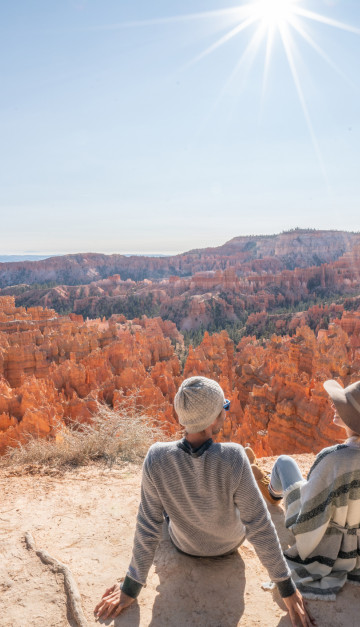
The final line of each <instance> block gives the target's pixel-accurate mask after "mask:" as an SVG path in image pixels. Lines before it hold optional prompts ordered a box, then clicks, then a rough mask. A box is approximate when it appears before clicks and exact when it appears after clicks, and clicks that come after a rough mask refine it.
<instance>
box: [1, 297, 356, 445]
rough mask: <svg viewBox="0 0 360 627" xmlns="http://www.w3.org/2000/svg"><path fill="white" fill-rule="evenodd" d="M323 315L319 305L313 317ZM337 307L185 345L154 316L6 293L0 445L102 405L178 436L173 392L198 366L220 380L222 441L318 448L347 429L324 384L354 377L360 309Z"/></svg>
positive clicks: (76, 419)
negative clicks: (38, 302) (94, 311)
mask: <svg viewBox="0 0 360 627" xmlns="http://www.w3.org/2000/svg"><path fill="white" fill-rule="evenodd" d="M313 309H314V308H313ZM328 309H329V311H330V309H331V307H329V308H328ZM323 315H324V309H322V308H317V310H316V308H315V311H313V312H312V319H314V320H315V322H316V320H320V321H321V320H322V317H323ZM332 315H333V320H332V321H331V322H330V323H329V324H328V326H327V328H326V329H324V328H318V329H315V330H313V329H311V328H310V327H309V326H308V325H307V324H306V321H307V318H308V317H309V312H303V313H302V314H301V315H297V320H296V325H295V327H294V329H293V333H292V335H288V334H285V335H282V336H281V335H276V334H273V335H272V336H271V338H269V339H265V338H256V337H255V336H244V337H242V338H241V340H240V341H239V342H238V343H237V344H234V342H233V341H232V340H231V339H230V338H229V335H228V333H227V332H226V331H224V330H223V331H221V332H220V333H214V334H212V335H210V334H209V333H207V332H205V335H204V337H203V340H202V341H201V343H200V344H199V345H198V346H197V347H192V346H190V347H189V349H188V350H187V349H186V347H185V344H184V338H183V335H182V334H181V332H180V331H179V330H178V329H177V327H176V325H175V324H174V323H173V322H171V321H169V320H162V319H161V318H160V317H155V318H147V317H146V316H142V317H141V318H135V319H132V320H128V319H126V318H125V317H124V316H122V315H119V314H113V315H112V316H111V317H110V318H109V319H105V318H102V319H96V320H91V319H87V320H84V319H83V317H82V316H80V315H78V314H74V313H71V314H69V315H68V316H61V315H59V314H58V313H56V312H55V311H54V310H51V309H48V308H42V307H39V306H37V307H29V308H27V309H26V308H24V307H17V306H16V304H15V299H14V297H13V296H2V297H0V453H4V452H5V451H6V450H9V448H11V447H13V446H17V445H19V444H22V443H25V442H26V441H27V439H28V437H29V434H30V435H33V436H36V437H41V438H54V437H55V438H56V434H57V433H58V431H59V429H60V428H61V427H64V426H65V427H70V426H74V423H76V425H77V428H81V423H83V422H91V420H92V416H93V415H94V414H95V413H96V412H97V409H98V407H99V403H100V404H101V403H105V404H107V405H108V406H110V407H113V408H115V409H116V410H117V411H119V412H121V411H125V412H128V411H139V412H146V416H147V418H146V419H147V420H149V421H153V422H154V424H155V423H156V424H161V426H162V427H163V429H164V431H165V433H166V435H167V436H168V437H178V436H179V434H180V433H181V429H180V426H179V424H178V420H177V416H176V414H175V412H174V409H173V399H174V395H175V393H176V390H177V388H178V386H179V384H180V383H181V381H182V380H183V379H184V378H186V377H189V376H192V375H195V374H197V375H203V376H207V377H211V378H214V379H216V380H217V381H219V383H220V385H221V386H222V387H223V389H224V392H225V395H226V396H227V398H229V399H230V400H231V408H230V411H229V412H228V413H227V416H226V421H225V424H224V428H223V431H222V433H221V434H220V438H221V439H222V440H223V441H229V440H232V441H235V442H239V443H241V444H244V445H245V444H250V445H251V446H252V447H253V448H254V450H255V451H256V454H257V455H258V456H266V455H276V454H280V453H295V452H296V453H309V452H314V451H318V450H319V449H321V448H322V447H324V446H329V445H331V444H333V443H334V442H336V441H339V440H341V439H342V437H343V432H342V430H341V429H339V428H338V427H336V426H334V425H333V423H332V410H331V408H330V404H329V401H328V398H327V395H326V393H325V391H324V390H323V387H322V383H323V381H324V380H326V379H329V378H335V379H337V380H338V381H340V382H341V383H342V384H343V385H348V384H349V383H351V382H353V381H355V380H357V379H359V378H360V376H359V375H360V312H359V311H345V310H344V308H343V307H341V306H339V305H334V306H333V308H332ZM335 316H336V317H335ZM318 326H319V325H318ZM320 327H321V324H320Z"/></svg>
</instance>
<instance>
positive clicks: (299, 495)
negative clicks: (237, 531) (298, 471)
mask: <svg viewBox="0 0 360 627" xmlns="http://www.w3.org/2000/svg"><path fill="white" fill-rule="evenodd" d="M336 462H337V457H336V455H334V454H333V453H327V454H325V455H324V454H323V453H320V454H319V455H318V456H317V459H316V461H315V463H314V465H313V467H312V469H311V470H310V473H309V475H308V478H307V481H302V482H299V483H298V484H295V485H294V487H293V489H292V490H291V492H290V493H289V494H286V495H285V499H284V500H285V511H286V515H285V525H286V527H287V528H288V529H290V530H291V532H292V533H293V535H294V536H295V540H296V549H297V551H298V553H299V556H300V558H301V559H302V560H305V559H306V558H307V557H309V555H310V554H311V553H312V552H313V551H314V550H315V549H316V548H317V547H318V545H319V544H320V542H321V540H322V539H323V537H324V535H325V532H326V530H327V528H328V525H329V522H330V520H331V518H332V516H333V513H334V509H335V507H336V504H334V501H336V499H337V493H338V490H339V487H340V484H339V483H338V481H337V476H336V470H335V469H336V467H337V466H336ZM319 499H320V500H319Z"/></svg>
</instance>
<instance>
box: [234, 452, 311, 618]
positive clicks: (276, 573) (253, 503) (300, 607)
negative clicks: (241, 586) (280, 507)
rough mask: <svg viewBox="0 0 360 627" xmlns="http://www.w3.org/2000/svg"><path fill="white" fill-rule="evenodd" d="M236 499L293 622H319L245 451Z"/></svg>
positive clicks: (248, 531) (251, 537) (252, 539)
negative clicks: (304, 595) (293, 575)
mask: <svg viewBox="0 0 360 627" xmlns="http://www.w3.org/2000/svg"><path fill="white" fill-rule="evenodd" d="M234 501H235V504H236V505H237V507H238V509H239V511H240V518H241V521H242V522H243V524H244V525H245V528H246V537H247V539H248V540H250V542H251V543H252V544H253V546H254V548H255V551H256V553H257V555H258V557H259V559H260V561H261V563H262V564H263V565H264V566H265V568H266V569H267V571H268V573H269V575H270V577H271V579H272V580H273V581H274V582H275V583H276V585H277V588H278V590H279V593H280V596H281V597H282V599H283V601H284V603H285V605H286V607H287V609H288V611H289V615H290V620H291V624H292V625H293V627H296V625H297V622H296V621H297V618H299V619H300V621H301V625H302V627H311V625H316V622H315V621H314V619H313V618H312V617H311V616H310V615H309V613H308V611H307V610H306V608H305V605H304V601H303V598H302V596H301V594H300V592H299V591H298V590H297V589H296V586H295V584H294V582H293V580H292V578H291V573H290V570H289V567H288V565H287V564H286V561H285V559H284V556H283V553H282V550H281V546H280V542H279V538H278V535H277V533H276V529H275V527H274V525H273V522H272V520H271V517H270V514H269V511H268V508H267V506H266V504H265V501H264V499H263V497H262V495H261V493H260V490H259V488H258V486H257V483H256V481H255V478H254V475H253V473H252V471H251V468H250V464H249V461H248V459H247V457H246V456H245V455H244V459H243V466H242V470H241V476H240V480H239V482H238V485H237V488H236V491H235V494H234Z"/></svg>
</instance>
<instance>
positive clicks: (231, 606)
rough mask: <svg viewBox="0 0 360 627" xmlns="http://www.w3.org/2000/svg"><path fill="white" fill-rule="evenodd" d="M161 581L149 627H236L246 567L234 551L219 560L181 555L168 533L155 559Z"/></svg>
mask: <svg viewBox="0 0 360 627" xmlns="http://www.w3.org/2000/svg"><path fill="white" fill-rule="evenodd" d="M155 568H156V572H157V575H158V576H159V579H160V584H159V586H158V588H157V592H158V595H157V596H156V598H155V602H154V606H153V613H152V619H151V622H150V626H149V627H161V626H165V625H167V626H169V627H170V626H174V627H175V626H176V627H178V626H179V625H181V626H182V627H185V626H186V625H188V626H190V625H197V627H201V626H204V627H205V626H206V627H235V626H236V625H238V624H239V622H240V619H241V616H242V615H243V612H244V589H245V564H244V562H243V560H242V558H241V557H240V555H239V553H238V552H237V551H236V553H234V554H233V555H229V556H226V557H221V558H194V557H188V556H186V555H182V554H181V553H179V552H178V551H177V550H176V549H175V548H174V547H173V545H172V543H171V541H170V539H169V536H168V533H167V530H166V529H165V528H164V538H163V541H162V542H161V545H160V546H159V549H158V551H157V553H156V558H155Z"/></svg>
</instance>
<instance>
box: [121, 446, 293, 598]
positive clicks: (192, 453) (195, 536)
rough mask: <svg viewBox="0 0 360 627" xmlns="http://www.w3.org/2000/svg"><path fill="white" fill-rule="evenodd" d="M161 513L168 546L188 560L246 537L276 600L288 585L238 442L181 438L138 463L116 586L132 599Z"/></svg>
mask: <svg viewBox="0 0 360 627" xmlns="http://www.w3.org/2000/svg"><path fill="white" fill-rule="evenodd" d="M164 511H165V512H166V513H167V515H168V517H169V526H168V529H169V535H170V538H171V540H172V542H173V543H174V545H175V546H176V547H177V548H178V549H180V550H181V551H183V552H185V553H187V554H189V555H192V556H200V557H201V556H203V557H212V556H219V555H224V554H225V553H228V552H230V551H233V550H235V549H236V548H237V547H238V546H239V545H240V544H241V543H242V542H243V540H244V539H245V537H247V538H248V539H249V540H250V541H251V542H252V544H253V545H254V547H255V550H256V552H257V554H258V557H259V558H260V560H261V561H262V563H263V565H264V566H265V567H266V568H267V570H268V572H269V574H270V577H271V578H272V580H273V581H275V582H276V583H277V584H278V588H279V591H280V594H281V595H282V596H283V597H286V596H290V595H291V594H292V593H293V592H294V590H295V587H294V584H293V582H292V580H291V578H290V571H289V569H288V567H287V565H286V562H285V560H284V557H283V554H282V551H281V548H280V545H279V540H278V537H277V534H276V531H275V528H274V525H273V523H272V521H271V518H270V515H269V512H268V509H267V507H266V504H265V502H264V500H263V497H262V495H261V493H260V491H259V489H258V487H257V484H256V482H255V480H254V476H253V474H252V471H251V468H250V464H249V461H248V459H247V457H246V455H245V452H244V449H243V447H242V446H240V445H239V444H231V443H226V444H223V443H214V442H213V441H212V439H210V440H208V441H207V442H205V443H204V444H203V445H202V446H201V447H199V448H198V449H192V447H191V446H190V444H189V443H188V442H187V441H186V440H185V439H183V440H180V441H178V442H170V443H157V444H154V445H153V446H151V448H150V449H149V451H148V454H147V456H146V459H145V461H144V466H143V476H142V485H141V502H140V506H139V512H138V516H137V524H136V531H135V538H134V546H133V554H132V560H131V563H130V567H129V569H128V572H127V577H126V578H125V582H124V584H123V586H122V589H123V590H124V592H126V593H127V594H129V595H130V596H137V594H138V593H139V591H140V589H141V586H142V585H143V584H144V583H145V581H146V578H147V574H148V571H149V568H150V566H151V564H152V562H153V558H154V554H155V550H156V547H157V545H158V543H159V539H160V534H161V528H162V524H163V521H164Z"/></svg>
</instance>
